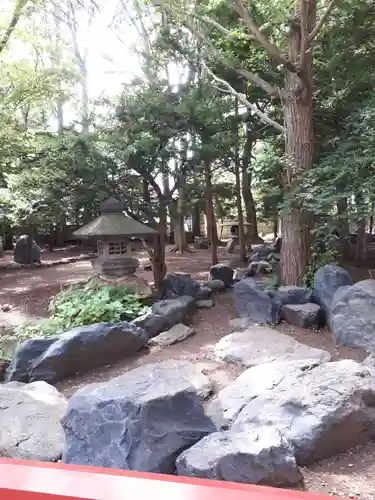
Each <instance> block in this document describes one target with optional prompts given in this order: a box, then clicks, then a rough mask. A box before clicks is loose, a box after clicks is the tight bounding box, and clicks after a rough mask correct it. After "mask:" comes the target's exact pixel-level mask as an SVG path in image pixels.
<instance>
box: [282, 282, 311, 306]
mask: <svg viewBox="0 0 375 500" xmlns="http://www.w3.org/2000/svg"><path fill="white" fill-rule="evenodd" d="M312 296H313V293H312V290H310V289H309V288H306V287H304V286H280V287H279V288H278V289H277V290H276V292H275V295H274V297H275V298H276V300H277V301H278V302H280V303H281V304H283V305H284V304H307V303H308V302H311V301H312Z"/></svg>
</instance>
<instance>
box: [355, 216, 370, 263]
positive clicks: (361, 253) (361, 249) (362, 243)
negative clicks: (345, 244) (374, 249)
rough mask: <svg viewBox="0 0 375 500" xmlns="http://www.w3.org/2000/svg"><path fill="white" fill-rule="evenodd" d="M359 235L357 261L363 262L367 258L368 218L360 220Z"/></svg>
mask: <svg viewBox="0 0 375 500" xmlns="http://www.w3.org/2000/svg"><path fill="white" fill-rule="evenodd" d="M357 235H358V236H357V248H356V255H355V261H356V264H362V263H363V262H364V261H365V260H366V258H367V237H366V219H362V220H361V221H360V222H359V224H358V229H357Z"/></svg>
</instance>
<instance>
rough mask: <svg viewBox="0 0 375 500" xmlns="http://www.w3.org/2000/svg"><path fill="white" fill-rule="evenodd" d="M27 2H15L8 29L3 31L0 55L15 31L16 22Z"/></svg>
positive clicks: (20, 0)
mask: <svg viewBox="0 0 375 500" xmlns="http://www.w3.org/2000/svg"><path fill="white" fill-rule="evenodd" d="M27 2H28V0H17V3H16V6H15V9H14V12H13V16H12V19H11V20H10V23H9V26H8V28H7V29H6V30H5V33H4V36H3V37H2V38H1V40H0V54H1V53H2V52H3V50H4V49H5V47H6V46H7V44H8V42H9V39H10V37H11V36H12V33H13V31H14V30H15V29H16V26H17V24H18V21H19V20H20V18H21V15H22V10H23V8H24V7H25V5H26V4H27Z"/></svg>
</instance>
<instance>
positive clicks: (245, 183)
mask: <svg viewBox="0 0 375 500" xmlns="http://www.w3.org/2000/svg"><path fill="white" fill-rule="evenodd" d="M252 149H253V137H252V135H251V131H250V130H249V129H248V130H247V132H246V142H245V147H244V151H243V159H242V196H243V200H244V204H245V211H246V222H247V223H248V224H249V227H248V231H247V234H248V236H249V241H250V243H251V242H252V240H254V239H255V240H256V239H257V238H258V222H257V213H256V208H255V202H254V198H253V193H252V192H251V182H252V175H251V172H250V165H251V151H252Z"/></svg>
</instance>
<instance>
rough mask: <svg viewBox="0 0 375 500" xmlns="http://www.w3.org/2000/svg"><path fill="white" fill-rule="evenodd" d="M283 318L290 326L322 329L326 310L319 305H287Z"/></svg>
mask: <svg viewBox="0 0 375 500" xmlns="http://www.w3.org/2000/svg"><path fill="white" fill-rule="evenodd" d="M282 318H283V319H284V320H285V321H286V322H287V323H289V324H290V325H294V326H299V327H300V328H320V327H321V326H323V325H324V321H325V315H324V310H323V308H322V307H321V306H319V305H318V304H313V303H309V304H286V305H285V306H284V307H283V309H282Z"/></svg>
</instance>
